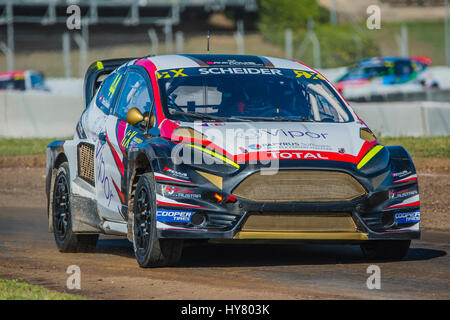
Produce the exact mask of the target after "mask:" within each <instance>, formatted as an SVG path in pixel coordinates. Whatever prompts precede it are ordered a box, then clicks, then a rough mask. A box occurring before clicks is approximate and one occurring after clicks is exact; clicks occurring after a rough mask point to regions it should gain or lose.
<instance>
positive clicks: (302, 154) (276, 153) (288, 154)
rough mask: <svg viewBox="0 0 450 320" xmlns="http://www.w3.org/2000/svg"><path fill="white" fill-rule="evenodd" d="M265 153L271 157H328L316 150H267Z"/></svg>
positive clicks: (323, 158) (325, 158)
mask: <svg viewBox="0 0 450 320" xmlns="http://www.w3.org/2000/svg"><path fill="white" fill-rule="evenodd" d="M267 155H268V156H269V157H270V158H273V159H322V160H328V157H325V156H322V155H321V154H320V153H318V152H297V151H289V152H286V151H267Z"/></svg>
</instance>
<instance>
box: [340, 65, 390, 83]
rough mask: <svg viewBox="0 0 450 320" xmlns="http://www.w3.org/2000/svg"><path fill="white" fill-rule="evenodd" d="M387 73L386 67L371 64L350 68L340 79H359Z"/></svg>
mask: <svg viewBox="0 0 450 320" xmlns="http://www.w3.org/2000/svg"><path fill="white" fill-rule="evenodd" d="M387 73H388V68H387V67H385V66H373V67H357V68H354V69H351V70H350V71H349V72H348V73H347V74H346V75H345V77H343V79H342V80H347V79H360V78H373V77H377V76H383V75H386V74H387Z"/></svg>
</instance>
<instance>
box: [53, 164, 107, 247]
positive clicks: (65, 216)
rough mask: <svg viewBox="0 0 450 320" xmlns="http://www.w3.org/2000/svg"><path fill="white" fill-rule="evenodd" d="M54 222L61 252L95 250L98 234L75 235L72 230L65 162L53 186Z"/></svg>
mask: <svg viewBox="0 0 450 320" xmlns="http://www.w3.org/2000/svg"><path fill="white" fill-rule="evenodd" d="M52 192H53V199H52V200H53V201H52V204H51V205H52V222H53V234H54V236H55V241H56V246H57V247H58V249H59V251H61V252H88V251H92V250H93V249H95V246H96V245H97V240H98V234H86V235H84V234H83V235H80V234H75V233H74V232H73V230H72V211H71V203H70V173H69V165H68V163H67V162H63V163H62V164H61V165H60V166H59V168H58V170H57V172H56V177H55V182H54V185H53V191H52Z"/></svg>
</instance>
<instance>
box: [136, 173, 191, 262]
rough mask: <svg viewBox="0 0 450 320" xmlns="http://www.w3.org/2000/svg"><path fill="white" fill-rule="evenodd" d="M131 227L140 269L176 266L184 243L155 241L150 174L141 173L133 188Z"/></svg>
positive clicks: (152, 179)
mask: <svg viewBox="0 0 450 320" xmlns="http://www.w3.org/2000/svg"><path fill="white" fill-rule="evenodd" d="M132 226H133V227H132V231H133V248H134V254H135V256H136V260H137V262H138V263H139V266H141V267H142V268H149V267H161V266H171V265H175V264H176V263H178V261H179V260H180V258H181V253H182V250H183V241H182V240H178V239H158V234H157V229H156V196H155V180H154V177H153V174H151V173H145V174H143V175H142V176H141V177H140V178H139V181H138V184H137V186H136V192H135V196H134V204H133V223H132Z"/></svg>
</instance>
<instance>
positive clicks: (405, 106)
mask: <svg viewBox="0 0 450 320" xmlns="http://www.w3.org/2000/svg"><path fill="white" fill-rule="evenodd" d="M350 105H351V106H352V108H353V109H354V110H355V112H356V113H357V114H358V116H359V117H360V118H361V119H362V120H363V121H364V122H365V123H366V124H367V125H368V126H369V127H370V128H371V129H372V130H373V131H374V132H376V133H377V135H381V136H383V137H400V136H410V137H421V136H450V127H449V126H450V103H445V102H432V101H425V102H420V101H419V102H370V103H351V104H350Z"/></svg>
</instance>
